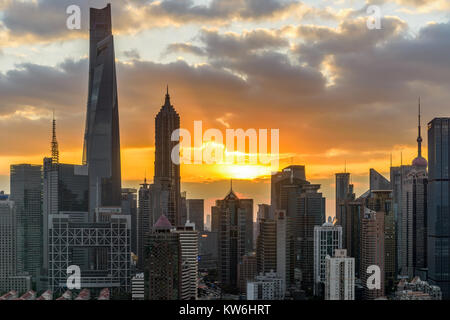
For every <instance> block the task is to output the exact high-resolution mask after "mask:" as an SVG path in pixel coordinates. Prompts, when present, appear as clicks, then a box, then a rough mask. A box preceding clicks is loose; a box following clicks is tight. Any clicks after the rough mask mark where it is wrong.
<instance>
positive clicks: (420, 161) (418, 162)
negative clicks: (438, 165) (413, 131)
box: [412, 98, 428, 168]
mask: <svg viewBox="0 0 450 320" xmlns="http://www.w3.org/2000/svg"><path fill="white" fill-rule="evenodd" d="M418 129H419V135H418V137H417V157H416V158H415V159H414V160H413V162H412V165H413V167H419V168H426V167H427V166H428V162H427V160H426V159H425V158H424V157H422V141H423V140H422V135H421V126H420V98H419V126H418Z"/></svg>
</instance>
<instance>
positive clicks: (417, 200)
mask: <svg viewBox="0 0 450 320" xmlns="http://www.w3.org/2000/svg"><path fill="white" fill-rule="evenodd" d="M418 119H419V124H418V137H417V157H416V158H415V159H414V160H413V162H412V165H411V170H409V172H408V173H407V174H406V176H405V177H404V180H403V189H402V208H403V211H402V216H401V218H402V222H401V226H402V229H401V230H399V232H401V234H402V236H401V239H402V241H401V243H399V246H400V247H401V249H400V250H401V252H402V257H401V258H402V260H401V264H400V266H399V269H400V274H401V275H402V276H408V278H410V279H412V278H413V277H415V276H418V275H421V276H423V277H426V268H427V261H426V260H427V186H428V173H427V166H428V162H427V160H425V158H423V157H422V136H421V125H420V102H419V117H418Z"/></svg>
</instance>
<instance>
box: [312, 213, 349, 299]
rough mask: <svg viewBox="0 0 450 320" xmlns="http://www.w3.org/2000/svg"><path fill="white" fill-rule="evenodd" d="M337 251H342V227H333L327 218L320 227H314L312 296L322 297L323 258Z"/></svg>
mask: <svg viewBox="0 0 450 320" xmlns="http://www.w3.org/2000/svg"><path fill="white" fill-rule="evenodd" d="M337 249H342V227H341V226H338V225H335V224H334V223H333V221H332V220H331V217H329V218H328V222H326V223H324V224H323V225H322V226H315V227H314V294H315V295H322V293H323V290H322V285H323V284H325V276H326V270H325V258H326V257H327V256H331V257H332V256H334V252H335V251H336V250H337Z"/></svg>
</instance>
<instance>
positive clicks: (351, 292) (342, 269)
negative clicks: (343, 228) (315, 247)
mask: <svg viewBox="0 0 450 320" xmlns="http://www.w3.org/2000/svg"><path fill="white" fill-rule="evenodd" d="M325 300H355V258H350V257H348V256H347V250H345V249H337V250H335V252H334V255H333V256H329V255H327V256H326V258H325Z"/></svg>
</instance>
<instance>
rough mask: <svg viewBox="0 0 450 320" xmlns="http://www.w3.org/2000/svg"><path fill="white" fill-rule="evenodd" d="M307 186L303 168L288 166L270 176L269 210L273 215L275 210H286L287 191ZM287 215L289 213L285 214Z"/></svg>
mask: <svg viewBox="0 0 450 320" xmlns="http://www.w3.org/2000/svg"><path fill="white" fill-rule="evenodd" d="M305 184H309V182H308V181H306V173H305V167H304V166H289V167H287V168H284V169H283V170H282V171H280V172H277V173H275V174H273V175H272V176H271V182H270V199H271V201H270V210H271V211H272V212H271V214H272V215H274V214H275V211H277V210H286V207H287V190H289V189H290V188H291V187H301V186H302V185H305ZM287 214H288V215H289V213H287Z"/></svg>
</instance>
